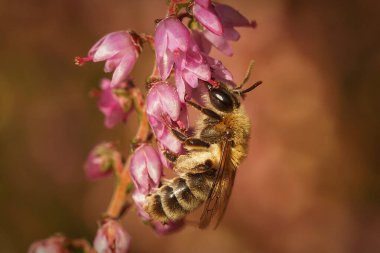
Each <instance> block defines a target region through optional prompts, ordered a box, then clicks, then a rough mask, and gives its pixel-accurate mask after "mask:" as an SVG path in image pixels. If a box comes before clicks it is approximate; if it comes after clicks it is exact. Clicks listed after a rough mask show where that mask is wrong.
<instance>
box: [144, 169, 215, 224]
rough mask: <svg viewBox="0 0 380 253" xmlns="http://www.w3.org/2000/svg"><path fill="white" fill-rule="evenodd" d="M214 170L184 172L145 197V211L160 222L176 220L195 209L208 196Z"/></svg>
mask: <svg viewBox="0 0 380 253" xmlns="http://www.w3.org/2000/svg"><path fill="white" fill-rule="evenodd" d="M214 175H215V170H208V171H206V172H202V173H186V174H184V175H183V176H181V177H177V178H175V179H173V181H172V182H170V183H168V184H166V185H163V186H161V187H160V188H159V189H158V190H157V192H156V193H154V194H153V195H151V196H149V197H147V202H146V206H145V211H146V212H147V213H148V214H149V215H150V216H151V217H152V218H153V219H155V220H158V221H160V222H162V223H167V222H168V221H176V220H179V219H181V218H183V217H184V216H185V215H186V214H187V213H189V212H190V211H192V210H194V209H196V208H197V207H198V206H199V205H201V204H202V203H203V202H204V201H205V200H206V199H207V197H208V194H209V192H210V189H211V187H212V183H213V179H214Z"/></svg>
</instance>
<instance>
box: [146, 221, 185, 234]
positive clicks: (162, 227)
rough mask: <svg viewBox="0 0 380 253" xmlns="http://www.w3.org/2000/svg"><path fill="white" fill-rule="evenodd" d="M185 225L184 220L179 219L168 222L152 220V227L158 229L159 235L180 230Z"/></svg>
mask: <svg viewBox="0 0 380 253" xmlns="http://www.w3.org/2000/svg"><path fill="white" fill-rule="evenodd" d="M184 225H185V222H184V220H179V221H175V222H172V221H170V222H168V223H166V224H162V223H161V222H157V221H152V227H153V229H154V230H155V231H156V233H157V234H158V235H167V234H171V233H174V232H177V231H178V230H180V229H182V228H183V227H184Z"/></svg>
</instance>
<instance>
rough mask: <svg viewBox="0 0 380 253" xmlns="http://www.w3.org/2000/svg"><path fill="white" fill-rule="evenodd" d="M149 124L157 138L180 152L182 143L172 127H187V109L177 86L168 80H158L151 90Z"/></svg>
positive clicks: (166, 146)
mask: <svg viewBox="0 0 380 253" xmlns="http://www.w3.org/2000/svg"><path fill="white" fill-rule="evenodd" d="M146 107H147V109H146V112H147V115H148V120H149V124H150V126H151V127H152V130H153V133H154V135H155V137H156V139H157V140H158V141H159V142H160V144H161V145H162V146H164V147H165V148H167V149H169V150H170V151H171V152H174V153H179V152H181V150H182V143H181V142H180V141H179V140H178V139H177V138H176V137H175V136H174V135H173V133H172V132H171V129H170V127H171V126H175V127H178V128H180V129H183V130H185V129H187V127H188V120H187V111H186V108H185V107H184V106H183V105H182V104H181V102H180V100H179V97H178V94H177V92H176V90H175V88H174V87H173V86H171V85H169V84H168V83H167V82H162V81H161V82H157V83H155V84H154V85H153V86H152V87H151V88H150V90H149V92H148V95H147V99H146Z"/></svg>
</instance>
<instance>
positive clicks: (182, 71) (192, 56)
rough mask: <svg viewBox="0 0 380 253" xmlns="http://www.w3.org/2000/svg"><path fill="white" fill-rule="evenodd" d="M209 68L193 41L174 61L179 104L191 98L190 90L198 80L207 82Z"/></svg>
mask: <svg viewBox="0 0 380 253" xmlns="http://www.w3.org/2000/svg"><path fill="white" fill-rule="evenodd" d="M210 78H211V72H210V67H209V66H208V64H207V62H206V60H205V58H204V57H203V55H202V53H201V51H200V49H199V47H198V45H197V44H196V43H195V41H194V40H193V39H191V40H190V47H189V49H188V51H187V52H186V54H185V55H180V56H178V57H177V58H176V59H175V81H176V86H177V92H178V95H179V98H180V100H181V102H184V101H185V99H190V98H191V90H192V89H194V88H197V87H198V79H200V80H203V81H208V80H210Z"/></svg>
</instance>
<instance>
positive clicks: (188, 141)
mask: <svg viewBox="0 0 380 253" xmlns="http://www.w3.org/2000/svg"><path fill="white" fill-rule="evenodd" d="M171 130H172V133H173V134H174V136H175V137H177V138H178V139H179V140H180V141H182V142H184V143H185V145H186V146H192V147H203V148H208V147H210V144H209V143H207V142H205V141H202V140H201V139H198V138H192V137H188V136H187V135H185V134H184V133H181V132H180V131H178V130H177V129H174V128H172V129H171Z"/></svg>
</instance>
